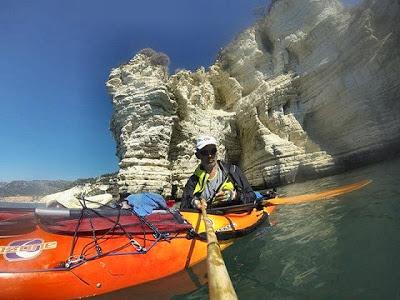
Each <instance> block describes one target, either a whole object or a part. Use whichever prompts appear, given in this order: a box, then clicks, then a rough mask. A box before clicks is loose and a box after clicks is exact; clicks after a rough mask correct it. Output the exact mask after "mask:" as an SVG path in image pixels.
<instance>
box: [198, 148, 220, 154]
mask: <svg viewBox="0 0 400 300" xmlns="http://www.w3.org/2000/svg"><path fill="white" fill-rule="evenodd" d="M199 153H200V155H203V156H209V155H213V156H214V155H215V154H217V148H212V149H210V150H206V149H203V150H200V151H199Z"/></svg>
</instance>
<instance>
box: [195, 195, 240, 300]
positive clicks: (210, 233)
mask: <svg viewBox="0 0 400 300" xmlns="http://www.w3.org/2000/svg"><path fill="white" fill-rule="evenodd" d="M206 205H207V204H206V201H205V200H204V199H201V214H202V216H203V221H204V225H205V227H206V234H207V273H208V289H209V293H210V299H211V300H215V299H218V300H225V299H228V300H230V299H232V300H234V299H236V300H237V299H238V298H237V295H236V292H235V289H234V288H233V285H232V281H231V279H230V277H229V274H228V270H227V269H226V266H225V262H224V259H223V258H222V254H221V249H220V246H219V243H218V240H217V236H216V235H215V231H214V228H213V223H212V221H211V220H210V219H209V218H208V216H207V212H206V209H205V207H206Z"/></svg>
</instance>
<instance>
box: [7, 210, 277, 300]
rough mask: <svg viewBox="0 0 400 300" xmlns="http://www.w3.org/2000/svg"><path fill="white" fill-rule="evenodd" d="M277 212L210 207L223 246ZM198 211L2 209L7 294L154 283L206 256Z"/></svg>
mask: <svg viewBox="0 0 400 300" xmlns="http://www.w3.org/2000/svg"><path fill="white" fill-rule="evenodd" d="M274 209H275V206H273V205H270V206H266V207H263V208H257V209H256V208H254V207H251V206H249V205H243V206H237V207H236V208H235V207H233V208H232V209H231V208H229V209H221V210H219V211H218V210H214V211H213V210H210V211H209V217H210V219H211V220H212V221H213V223H214V224H213V226H214V229H215V230H216V232H217V236H218V238H219V240H220V241H221V242H220V245H221V248H222V249H224V248H226V247H228V246H229V245H231V244H232V242H233V241H234V239H235V238H238V237H240V236H243V235H245V234H248V233H249V232H251V231H252V230H254V229H255V228H257V226H259V225H261V224H262V223H263V222H264V221H265V219H266V218H267V217H268V215H269V214H271V213H272V212H273V211H274ZM204 232H205V229H204V224H203V222H202V221H201V214H200V213H198V212H197V211H194V210H192V211H191V210H187V211H181V212H177V211H175V212H173V213H170V212H165V211H159V212H155V213H153V214H151V215H149V216H148V217H145V218H141V217H139V216H137V215H134V214H133V213H132V212H128V211H122V210H110V209H108V210H90V209H87V210H67V209H42V210H40V209H36V210H27V209H26V210H23V209H14V210H13V209H2V210H0V254H1V258H0V290H1V293H0V298H1V299H33V298H34V299H72V298H83V297H90V296H96V295H102V294H105V293H110V292H114V291H117V290H121V289H126V288H131V287H135V286H138V285H142V284H145V283H146V284H147V283H150V282H151V281H154V280H158V279H161V278H164V277H167V276H170V275H172V274H175V273H178V272H180V271H183V270H185V269H188V268H191V267H195V266H196V265H198V264H199V263H200V262H202V261H204V260H205V259H206V257H207V243H206V241H205V233H204Z"/></svg>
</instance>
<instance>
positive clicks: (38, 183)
mask: <svg viewBox="0 0 400 300" xmlns="http://www.w3.org/2000/svg"><path fill="white" fill-rule="evenodd" d="M73 184H74V181H67V180H32V181H23V180H16V181H11V182H1V183H0V196H3V197H7V196H43V195H47V194H52V193H56V192H59V191H63V190H65V189H68V188H70V187H71V186H72V185H73Z"/></svg>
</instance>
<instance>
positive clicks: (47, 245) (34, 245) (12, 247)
mask: <svg viewBox="0 0 400 300" xmlns="http://www.w3.org/2000/svg"><path fill="white" fill-rule="evenodd" d="M55 248H57V242H56V241H54V242H44V241H43V240H42V239H31V240H19V241H13V242H11V243H9V244H8V245H7V246H0V254H3V255H4V258H5V259H6V260H8V261H19V260H29V259H32V258H35V257H36V256H38V255H39V254H40V253H42V251H43V250H49V249H55Z"/></svg>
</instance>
